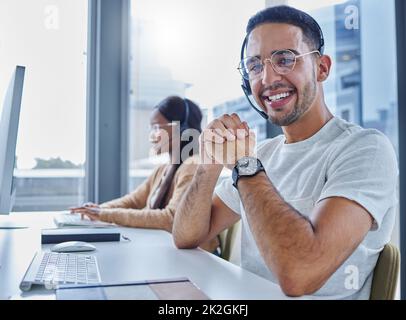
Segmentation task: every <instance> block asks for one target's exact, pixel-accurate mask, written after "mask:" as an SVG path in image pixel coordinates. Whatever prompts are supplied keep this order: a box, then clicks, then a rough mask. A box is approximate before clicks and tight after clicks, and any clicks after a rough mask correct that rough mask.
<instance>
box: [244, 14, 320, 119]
mask: <svg viewBox="0 0 406 320" xmlns="http://www.w3.org/2000/svg"><path fill="white" fill-rule="evenodd" d="M313 20H314V19H313ZM314 23H315V25H316V26H317V29H318V31H319V40H320V42H319V43H320V47H319V49H318V50H319V52H320V54H321V55H323V53H324V36H323V31H322V30H321V28H320V25H319V24H318V23H317V21H316V20H314ZM249 35H250V33H247V35H246V36H245V38H244V41H243V43H242V47H241V54H240V61H242V60H243V59H244V55H245V49H246V48H247V42H248V36H249ZM241 88H242V91H243V92H244V95H245V97H246V98H247V100H248V103H249V104H250V105H251V107H252V108H254V110H255V111H256V112H258V113H259V114H260V116H261V117H262V118H264V119H265V120H268V119H269V117H268V115H267V114H266V113H265V112H264V111H262V110H261V109H259V108H258V107H256V106H255V105H254V104H253V103H252V102H251V99H250V98H249V96H251V95H252V90H251V85H250V82H249V80H247V79H245V78H244V77H242V84H241Z"/></svg>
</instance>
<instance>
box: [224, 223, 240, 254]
mask: <svg viewBox="0 0 406 320" xmlns="http://www.w3.org/2000/svg"><path fill="white" fill-rule="evenodd" d="M240 224H241V221H238V222H236V223H234V224H233V225H232V226H231V227H230V228H228V229H226V230H224V231H223V232H222V233H220V247H221V257H222V258H223V259H225V260H227V261H230V258H231V256H232V253H233V252H232V250H233V249H234V246H235V242H236V241H237V238H238V232H240ZM237 248H239V247H237Z"/></svg>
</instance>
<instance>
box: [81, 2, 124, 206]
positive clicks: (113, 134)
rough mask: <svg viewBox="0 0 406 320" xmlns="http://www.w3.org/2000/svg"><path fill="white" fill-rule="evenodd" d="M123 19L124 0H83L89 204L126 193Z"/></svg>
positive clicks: (87, 197)
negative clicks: (86, 9)
mask: <svg viewBox="0 0 406 320" xmlns="http://www.w3.org/2000/svg"><path fill="white" fill-rule="evenodd" d="M129 19H130V10H129V0H89V24H88V74H87V77H88V79H87V120H86V121H87V127H86V173H87V174H86V183H85V190H86V191H85V199H87V201H92V202H95V203H101V202H105V201H108V200H111V199H114V198H117V197H120V196H122V195H124V194H125V193H126V192H127V181H128V116H127V115H128V111H127V106H128V100H129V94H128V93H129V89H128V88H129V71H128V70H129ZM114 106H116V107H114ZM117 142H118V143H117Z"/></svg>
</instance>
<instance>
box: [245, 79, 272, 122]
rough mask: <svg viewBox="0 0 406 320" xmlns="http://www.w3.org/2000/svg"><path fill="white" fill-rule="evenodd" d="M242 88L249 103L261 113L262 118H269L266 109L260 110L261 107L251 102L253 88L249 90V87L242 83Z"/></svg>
mask: <svg viewBox="0 0 406 320" xmlns="http://www.w3.org/2000/svg"><path fill="white" fill-rule="evenodd" d="M241 88H242V91H244V94H245V97H246V98H247V100H248V103H249V104H250V105H251V107H253V108H254V110H255V111H256V112H258V113H259V115H260V116H261V117H262V118H264V119H265V120H268V119H269V116H268V115H267V114H266V113H265V112H264V111H262V110H259V109H258V108H257V107H256V106H254V104H253V103H252V102H251V99H250V98H249V95H252V93H251V90H248V89H247V87H246V86H245V84H242V85H241Z"/></svg>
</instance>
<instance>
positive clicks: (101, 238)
mask: <svg viewBox="0 0 406 320" xmlns="http://www.w3.org/2000/svg"><path fill="white" fill-rule="evenodd" d="M120 237H121V234H120V230H119V229H118V228H108V229H107V228H106V229H102V228H63V229H60V228H59V229H42V230H41V243H42V244H48V243H60V242H65V241H85V242H105V241H120Z"/></svg>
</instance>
